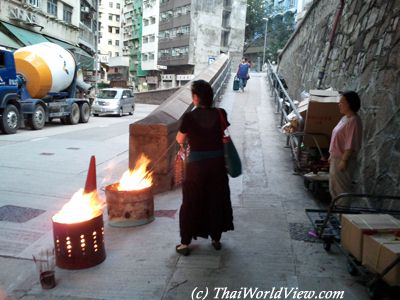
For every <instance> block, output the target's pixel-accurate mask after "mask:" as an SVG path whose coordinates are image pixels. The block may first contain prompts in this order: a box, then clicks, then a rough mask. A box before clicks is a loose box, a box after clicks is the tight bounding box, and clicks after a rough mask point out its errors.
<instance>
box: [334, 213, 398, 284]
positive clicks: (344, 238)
mask: <svg viewBox="0 0 400 300" xmlns="http://www.w3.org/2000/svg"><path fill="white" fill-rule="evenodd" d="M341 223H342V230H341V243H342V246H343V248H344V249H346V250H347V251H349V252H350V254H351V255H353V256H354V257H355V259H356V260H357V261H359V262H362V264H363V265H364V266H365V267H366V268H367V269H369V270H370V271H371V272H374V273H381V272H382V271H383V270H384V269H385V268H386V267H387V266H389V265H390V263H392V262H393V261H394V260H395V259H396V258H397V257H398V256H399V255H400V220H397V219H396V218H394V217H392V216H390V215H386V214H357V215H343V216H342V221H341ZM383 279H384V280H385V281H386V282H387V283H388V284H389V285H392V286H400V265H397V266H395V267H394V268H393V269H392V270H391V271H390V272H389V273H388V274H386V276H385V277H384V278H383Z"/></svg>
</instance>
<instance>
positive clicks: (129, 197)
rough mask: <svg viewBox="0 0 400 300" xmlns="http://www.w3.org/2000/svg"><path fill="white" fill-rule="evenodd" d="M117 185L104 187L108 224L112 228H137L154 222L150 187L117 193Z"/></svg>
mask: <svg viewBox="0 0 400 300" xmlns="http://www.w3.org/2000/svg"><path fill="white" fill-rule="evenodd" d="M118 186H119V183H114V184H111V185H108V186H106V189H105V193H106V202H107V210H108V220H109V221H108V223H109V224H110V226H114V227H129V226H138V225H144V224H147V223H150V222H152V221H153V220H154V198H153V192H152V189H151V187H147V188H144V189H141V190H131V191H119V190H118Z"/></svg>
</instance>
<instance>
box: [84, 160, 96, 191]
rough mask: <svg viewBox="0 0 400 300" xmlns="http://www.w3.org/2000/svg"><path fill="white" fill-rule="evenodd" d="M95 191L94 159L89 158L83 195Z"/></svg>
mask: <svg viewBox="0 0 400 300" xmlns="http://www.w3.org/2000/svg"><path fill="white" fill-rule="evenodd" d="M96 190H97V182H96V157H95V156H94V155H92V157H91V158H90V164H89V170H88V173H87V177H86V184H85V193H91V192H93V191H96Z"/></svg>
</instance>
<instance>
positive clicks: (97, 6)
mask: <svg viewBox="0 0 400 300" xmlns="http://www.w3.org/2000/svg"><path fill="white" fill-rule="evenodd" d="M99 35H100V28H99V0H97V1H96V31H95V33H94V49H95V50H96V54H95V56H94V63H95V70H94V80H95V82H94V93H95V94H94V95H95V97H96V95H97V91H98V86H97V81H98V78H97V77H98V76H99V72H98V69H99Z"/></svg>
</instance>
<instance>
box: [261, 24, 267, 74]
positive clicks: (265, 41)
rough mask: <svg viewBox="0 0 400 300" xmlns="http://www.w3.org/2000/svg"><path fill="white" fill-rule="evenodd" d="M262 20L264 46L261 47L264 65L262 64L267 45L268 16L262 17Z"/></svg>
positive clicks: (263, 60)
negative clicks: (263, 24) (263, 22)
mask: <svg viewBox="0 0 400 300" xmlns="http://www.w3.org/2000/svg"><path fill="white" fill-rule="evenodd" d="M263 20H265V32H264V48H263V59H262V65H263V66H264V64H265V49H266V47H267V31H268V18H263Z"/></svg>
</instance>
